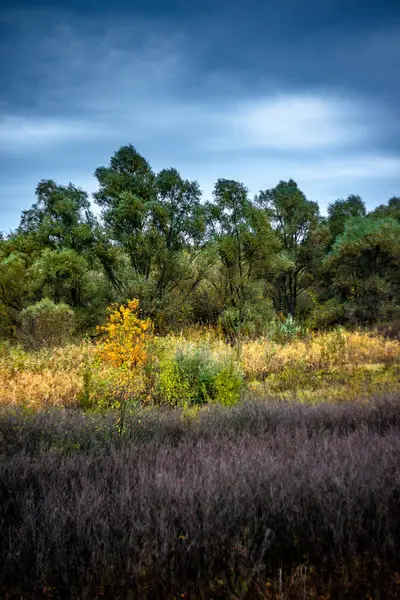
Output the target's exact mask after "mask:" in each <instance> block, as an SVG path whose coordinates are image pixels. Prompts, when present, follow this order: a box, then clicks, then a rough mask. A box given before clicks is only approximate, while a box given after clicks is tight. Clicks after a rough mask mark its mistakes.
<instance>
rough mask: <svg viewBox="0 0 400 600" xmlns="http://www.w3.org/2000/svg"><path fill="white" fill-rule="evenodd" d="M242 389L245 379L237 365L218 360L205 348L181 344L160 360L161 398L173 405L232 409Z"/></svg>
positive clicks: (230, 361)
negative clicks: (220, 406) (172, 352)
mask: <svg viewBox="0 0 400 600" xmlns="http://www.w3.org/2000/svg"><path fill="white" fill-rule="evenodd" d="M242 387H243V376H242V373H241V372H240V371H239V369H238V367H237V365H236V364H235V363H234V361H233V360H230V359H227V358H226V357H224V358H218V357H216V356H214V355H213V354H212V353H211V351H210V349H209V348H208V346H207V345H205V344H194V343H190V342H187V343H184V344H181V345H180V346H179V347H178V348H177V350H176V351H175V353H174V354H173V355H172V356H167V355H164V356H163V357H162V358H161V360H160V374H159V392H160V397H161V400H162V401H164V402H167V403H168V404H170V405H174V406H175V405H178V404H189V405H203V404H207V403H211V402H213V403H219V404H223V405H232V404H235V402H237V401H238V400H239V397H240V392H241V389H242Z"/></svg>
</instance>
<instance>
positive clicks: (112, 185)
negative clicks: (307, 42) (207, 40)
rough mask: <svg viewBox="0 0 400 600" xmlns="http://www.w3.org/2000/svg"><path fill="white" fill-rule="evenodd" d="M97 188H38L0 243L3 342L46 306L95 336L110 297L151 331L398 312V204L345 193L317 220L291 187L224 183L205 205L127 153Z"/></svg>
mask: <svg viewBox="0 0 400 600" xmlns="http://www.w3.org/2000/svg"><path fill="white" fill-rule="evenodd" d="M95 177H96V179H97V182H98V191H97V192H95V193H94V194H93V201H94V203H95V204H96V205H97V206H98V207H99V208H100V215H99V216H96V215H95V214H94V213H93V211H92V209H91V202H90V198H89V195H88V194H87V193H86V192H85V191H83V190H82V189H80V188H78V187H76V186H74V185H73V184H72V183H70V184H69V185H67V186H63V185H58V184H57V183H56V182H54V181H53V180H42V181H40V183H39V184H38V185H37V188H36V202H35V203H34V204H33V205H32V207H31V208H30V209H29V210H25V211H23V213H22V215H21V219H20V223H19V226H18V227H17V229H16V230H15V231H13V232H11V233H10V234H8V235H4V234H3V235H2V237H1V240H0V333H1V335H2V336H15V335H17V334H18V328H19V327H20V324H21V313H22V311H23V310H24V309H26V308H27V307H28V306H30V305H32V304H35V303H36V302H38V301H40V300H41V299H42V298H49V299H50V300H52V301H53V302H55V303H61V302H62V303H66V304H68V305H69V306H70V307H71V308H72V309H73V311H74V313H75V317H76V323H77V328H78V330H79V331H81V332H89V333H90V332H92V331H93V330H94V327H95V326H96V325H97V324H98V323H99V322H101V321H102V320H103V318H104V314H105V309H106V307H107V306H108V305H109V304H110V303H112V302H123V301H125V300H126V299H128V298H138V299H139V301H140V310H141V313H142V314H143V316H146V317H150V318H151V319H152V320H153V321H154V323H155V326H156V328H157V330H158V331H159V332H165V331H169V330H173V329H177V328H182V327H184V326H187V325H189V324H191V323H199V324H207V325H211V326H215V325H218V326H219V327H220V328H221V329H222V330H223V331H224V332H225V333H226V334H227V335H228V336H231V335H237V332H238V331H239V330H240V331H241V332H243V333H244V334H246V335H258V334H262V333H263V331H264V330H265V328H266V327H267V326H268V323H270V322H271V321H272V320H273V319H276V318H277V316H280V317H281V318H283V319H284V318H285V317H288V316H289V315H290V316H291V318H294V319H295V320H298V321H299V322H305V323H307V324H308V325H309V326H310V327H315V328H319V327H327V326H330V325H336V324H350V325H359V324H361V325H371V324H374V323H376V322H378V321H392V320H395V319H397V318H399V317H400V307H399V297H400V293H399V292H400V269H399V266H400V265H399V262H400V197H393V198H391V199H390V200H389V201H388V202H387V203H385V204H381V205H380V206H378V207H377V208H375V209H374V210H372V211H371V212H367V210H366V207H365V204H364V202H363V201H362V199H361V198H360V197H359V196H356V195H350V196H348V198H346V199H339V200H336V201H335V202H333V203H332V204H330V205H329V207H328V215H327V216H326V217H323V216H321V214H320V210H319V206H318V204H317V202H314V201H311V200H309V199H308V198H307V197H306V196H305V194H304V193H303V192H302V191H301V190H300V189H299V187H298V185H297V184H296V182H295V181H293V180H292V179H289V180H288V181H280V182H279V183H278V184H277V185H276V187H274V188H271V189H265V190H263V191H260V192H259V193H258V194H257V195H255V197H250V194H249V191H248V189H247V188H246V186H245V185H244V184H243V183H241V182H239V181H235V180H228V179H219V180H218V181H217V182H216V184H215V187H214V191H213V198H212V200H211V201H206V202H203V201H202V192H201V190H200V187H199V184H198V183H197V181H189V180H186V179H184V178H183V177H182V176H181V174H180V173H179V172H178V171H177V170H176V169H173V168H169V169H163V170H161V171H160V172H158V173H156V172H154V170H153V169H152V168H151V166H150V164H149V163H148V161H147V160H146V159H145V158H144V157H143V156H141V154H139V152H138V151H137V150H136V149H135V148H134V147H133V146H132V145H128V146H123V147H121V148H120V149H119V150H118V151H117V152H115V153H114V155H113V156H112V157H111V160H110V163H109V165H108V166H107V167H99V168H98V169H96V171H95Z"/></svg>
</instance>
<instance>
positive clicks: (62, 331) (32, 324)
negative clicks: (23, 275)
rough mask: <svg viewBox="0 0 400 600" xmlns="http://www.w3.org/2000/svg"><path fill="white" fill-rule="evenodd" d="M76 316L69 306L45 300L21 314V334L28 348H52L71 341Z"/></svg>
mask: <svg viewBox="0 0 400 600" xmlns="http://www.w3.org/2000/svg"><path fill="white" fill-rule="evenodd" d="M74 320H75V315H74V311H73V310H72V308H70V307H69V306H68V305H67V304H62V303H60V304H55V303H54V302H52V301H51V300H49V299H48V298H44V299H43V300H40V301H39V302H36V304H32V305H31V306H28V307H27V308H25V309H24V310H23V311H22V312H21V332H22V339H23V342H24V345H25V346H26V347H27V348H32V349H35V350H36V349H38V348H52V347H56V346H63V345H65V344H66V343H68V342H69V341H71V338H72V334H73V330H74Z"/></svg>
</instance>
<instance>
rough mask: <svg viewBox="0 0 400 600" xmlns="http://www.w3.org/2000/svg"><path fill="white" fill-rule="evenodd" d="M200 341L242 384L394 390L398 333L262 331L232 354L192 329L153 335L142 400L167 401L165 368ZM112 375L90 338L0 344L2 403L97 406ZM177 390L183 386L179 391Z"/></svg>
mask: <svg viewBox="0 0 400 600" xmlns="http://www.w3.org/2000/svg"><path fill="white" fill-rule="evenodd" d="M189 347H190V348H189ZM205 347H207V348H208V349H209V350H208V351H209V353H210V357H211V358H212V359H213V361H214V362H215V364H216V365H220V368H221V369H222V368H224V367H225V366H226V365H227V364H228V365H229V364H230V363H231V361H232V360H234V361H235V363H236V367H237V372H240V373H243V375H244V378H245V380H246V383H247V387H248V388H250V389H251V390H252V392H253V393H257V394H259V395H261V396H264V395H265V394H268V395H271V394H272V395H280V396H281V397H286V398H289V397H293V396H297V397H301V398H303V399H304V400H311V401H320V400H332V399H338V400H343V399H346V398H351V397H354V398H356V397H358V396H360V395H362V396H364V397H366V396H368V395H370V396H371V395H372V396H373V395H374V394H375V393H376V392H377V391H388V392H390V391H393V390H398V389H400V368H399V367H400V342H399V341H398V340H390V339H386V338H383V337H381V336H378V335H374V334H368V333H362V332H347V331H343V330H337V331H333V332H330V333H321V334H318V335H312V336H311V335H310V336H308V337H307V338H305V339H295V340H293V341H292V342H289V343H281V344H278V343H274V342H272V341H271V340H269V339H266V338H265V339H264V338H262V339H258V340H256V341H248V342H244V343H243V345H242V348H241V355H240V360H239V361H238V360H237V355H236V352H235V351H233V350H232V348H231V347H230V346H228V345H227V344H225V343H224V342H223V341H222V340H221V339H219V338H218V337H217V336H216V335H215V334H213V333H212V332H208V333H202V332H201V331H194V332H192V333H191V334H190V335H188V336H175V335H170V336H166V337H164V338H157V339H156V340H155V341H154V348H153V351H154V354H155V359H154V361H153V362H152V364H151V365H150V367H149V368H150V371H151V372H149V371H146V373H144V372H143V369H144V368H145V367H143V369H142V370H140V368H137V370H136V371H135V373H134V374H133V377H132V379H133V380H134V379H135V377H136V378H137V383H138V385H137V387H138V388H140V387H143V388H145V389H146V395H147V402H148V403H150V404H151V403H157V402H159V401H160V399H161V400H163V398H164V400H165V393H164V394H163V393H161V392H162V389H163V386H164V387H165V385H167V384H169V383H171V382H169V381H168V372H167V371H168V369H169V370H171V364H170V362H168V360H170V358H171V357H173V356H174V355H176V354H177V353H178V354H179V352H181V353H182V351H183V350H184V351H188V352H189V350H190V352H191V353H192V354H196V348H197V349H198V350H199V353H201V352H203V350H204V348H205ZM188 348H189V350H188ZM200 351H201V352H200ZM190 352H189V353H190ZM165 358H168V360H167V361H166V360H165ZM175 366H176V365H175ZM146 368H147V367H146ZM163 369H164V372H163V371H162V370H163ZM232 372H233V371H232ZM116 375H117V379H118V373H117V374H115V373H114V372H113V365H112V364H110V365H107V364H105V363H104V362H103V363H102V364H99V362H98V361H97V362H96V360H95V353H94V347H93V345H92V344H88V343H82V344H80V345H69V346H66V347H65V348H58V349H53V350H41V351H38V352H25V351H24V350H23V349H22V348H20V347H8V346H5V345H3V346H1V347H0V405H1V404H3V405H9V404H13V405H26V406H30V407H33V408H44V407H50V406H65V407H74V406H79V405H82V398H86V400H88V402H87V404H89V405H90V404H93V405H96V403H99V402H100V403H102V401H103V400H104V397H105V396H107V395H110V394H111V395H112V390H111V389H110V382H113V381H115V379H116ZM143 382H145V383H143ZM161 384H162V385H161ZM111 387H112V386H111ZM134 387H135V386H134ZM183 392H184V390H183V389H182V394H181V395H182V397H183V396H184V393H183ZM175 395H176V394H175Z"/></svg>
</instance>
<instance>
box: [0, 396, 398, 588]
mask: <svg viewBox="0 0 400 600" xmlns="http://www.w3.org/2000/svg"><path fill="white" fill-rule="evenodd" d="M115 419H116V417H115V416H114V415H113V413H109V414H107V415H105V416H101V415H87V414H86V415H85V414H83V413H80V412H75V411H59V410H56V411H54V410H53V411H49V412H42V413H31V412H27V411H26V410H22V409H17V410H13V411H12V410H10V409H9V408H8V409H5V408H3V409H2V410H1V412H0V456H1V461H0V556H1V561H0V595H1V597H4V598H11V597H15V598H17V597H18V598H21V597H22V598H34V597H49V598H50V597H51V598H66V599H68V598H71V599H72V598H74V599H79V598H82V599H83V598H104V597H108V598H144V599H156V598H159V599H163V598H168V599H171V600H172V599H173V598H193V599H197V598H260V599H261V598H265V599H266V598H281V599H282V598H309V599H311V598H322V597H325V598H327V597H330V598H335V597H336V598H365V597H373V598H382V599H383V598H387V599H389V598H392V599H393V598H398V597H399V596H398V590H399V586H398V579H399V578H398V575H397V574H396V572H397V571H398V569H399V561H400V511H399V502H400V469H399V466H400V436H399V433H400V401H399V398H398V397H395V396H390V397H389V396H388V397H386V398H381V399H380V400H378V399H377V400H375V401H371V402H369V403H358V402H353V403H343V404H340V405H328V404H327V405H318V406H306V405H301V404H296V403H285V402H274V401H270V402H268V403H266V402H247V403H244V404H241V405H238V406H236V407H234V408H231V409H224V408H222V407H218V406H216V407H212V408H208V409H205V410H203V411H202V412H201V413H199V414H198V415H197V417H196V418H193V419H189V420H187V419H186V418H185V417H184V415H183V416H182V414H181V413H180V412H179V411H169V412H164V411H161V410H158V411H155V410H154V409H147V410H138V411H134V412H131V413H130V414H129V415H128V417H127V419H126V421H125V426H124V429H123V430H122V431H121V430H120V429H119V428H118V427H116V423H115ZM328 594H329V595H328Z"/></svg>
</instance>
